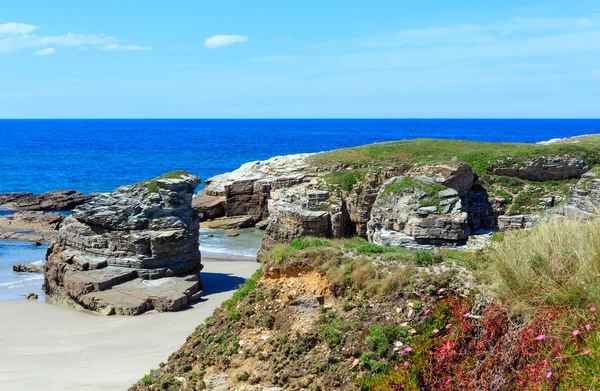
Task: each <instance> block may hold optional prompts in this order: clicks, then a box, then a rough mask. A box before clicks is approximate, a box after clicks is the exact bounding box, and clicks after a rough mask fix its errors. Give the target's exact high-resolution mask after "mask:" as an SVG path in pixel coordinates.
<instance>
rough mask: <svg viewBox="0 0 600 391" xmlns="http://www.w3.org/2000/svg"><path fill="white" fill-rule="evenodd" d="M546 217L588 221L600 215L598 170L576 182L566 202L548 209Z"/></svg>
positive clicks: (599, 174)
mask: <svg viewBox="0 0 600 391" xmlns="http://www.w3.org/2000/svg"><path fill="white" fill-rule="evenodd" d="M546 215H547V216H550V217H553V216H563V217H569V218H581V219H590V218H597V217H598V216H599V215H600V170H599V169H594V170H592V171H589V172H587V173H585V174H584V175H583V176H582V178H581V179H580V180H579V181H578V182H577V184H576V185H575V188H574V189H573V191H571V195H570V197H569V199H568V200H567V202H566V203H565V204H563V205H560V206H558V207H556V208H553V209H550V210H549V211H548V212H547V213H546Z"/></svg>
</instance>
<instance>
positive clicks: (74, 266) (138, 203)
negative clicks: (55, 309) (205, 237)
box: [44, 172, 202, 315]
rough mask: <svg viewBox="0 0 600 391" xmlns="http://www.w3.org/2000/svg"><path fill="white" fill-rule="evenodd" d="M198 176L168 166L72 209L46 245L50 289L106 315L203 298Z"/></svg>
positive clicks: (54, 294)
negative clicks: (167, 169)
mask: <svg viewBox="0 0 600 391" xmlns="http://www.w3.org/2000/svg"><path fill="white" fill-rule="evenodd" d="M199 182H200V180H199V179H198V178H197V177H195V176H193V175H190V174H188V173H186V172H174V173H169V174H166V175H164V176H161V177H158V178H155V179H153V180H150V181H145V182H141V183H138V184H135V185H130V186H124V187H120V188H118V189H117V190H115V191H114V192H112V193H110V194H101V195H99V196H97V197H96V198H94V199H93V200H91V201H90V202H88V203H86V204H83V205H80V206H78V207H77V208H75V209H73V211H72V213H71V216H69V217H67V218H65V220H64V221H63V223H62V224H61V226H60V229H59V231H58V237H57V239H56V240H55V241H54V242H53V243H52V244H51V246H50V247H49V249H48V252H47V263H46V266H45V274H44V289H45V291H46V293H47V294H48V295H49V296H50V297H51V298H52V299H53V300H55V301H59V302H66V303H71V304H77V305H79V306H82V307H84V308H87V309H91V310H95V311H99V312H101V313H105V314H114V313H116V314H131V315H136V314H140V313H143V312H145V311H148V310H151V309H157V310H159V311H176V310H179V309H182V308H184V307H185V306H187V304H188V303H190V302H191V301H192V300H197V299H198V298H199V295H198V293H199V291H200V290H201V289H202V285H201V282H200V279H199V271H200V270H201V268H202V266H201V264H200V252H199V249H198V236H199V217H198V214H197V213H196V212H195V211H194V209H193V208H192V195H193V193H194V189H195V188H196V186H197V185H198V184H199ZM161 279H165V281H164V282H163V283H158V282H157V283H154V282H152V283H150V282H149V281H154V280H161ZM167 279H168V280H167Z"/></svg>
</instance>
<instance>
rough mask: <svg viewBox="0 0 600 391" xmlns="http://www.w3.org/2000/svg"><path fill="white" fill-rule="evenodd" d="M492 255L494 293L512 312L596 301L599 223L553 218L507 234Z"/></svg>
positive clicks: (599, 298)
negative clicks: (527, 228)
mask: <svg viewBox="0 0 600 391" xmlns="http://www.w3.org/2000/svg"><path fill="white" fill-rule="evenodd" d="M490 257H491V259H490V261H491V262H490V263H491V267H490V269H489V271H490V272H491V277H492V279H493V281H494V282H495V286H496V290H497V293H498V295H499V297H500V299H502V300H503V301H504V302H505V303H506V304H508V306H509V307H510V309H511V310H512V311H514V312H516V313H525V312H528V313H531V311H532V310H535V309H537V308H539V307H540V306H547V305H566V306H570V307H575V308H577V307H579V308H583V307H584V306H587V305H590V304H598V303H600V222H597V221H579V220H557V221H551V222H549V223H545V224H539V225H537V226H536V227H534V228H533V229H532V230H530V231H525V232H519V231H515V232H510V233H507V234H506V235H505V238H504V241H502V242H501V243H499V244H498V246H497V247H496V248H495V249H493V250H491V253H490Z"/></svg>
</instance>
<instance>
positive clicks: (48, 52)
mask: <svg viewBox="0 0 600 391" xmlns="http://www.w3.org/2000/svg"><path fill="white" fill-rule="evenodd" d="M54 53H56V49H54V48H46V49H40V50H38V51H36V52H34V53H33V55H34V56H50V55H51V54H54Z"/></svg>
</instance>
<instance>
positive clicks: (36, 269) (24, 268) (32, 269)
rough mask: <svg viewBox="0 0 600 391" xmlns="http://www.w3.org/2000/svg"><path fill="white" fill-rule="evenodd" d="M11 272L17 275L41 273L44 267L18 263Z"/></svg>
mask: <svg viewBox="0 0 600 391" xmlns="http://www.w3.org/2000/svg"><path fill="white" fill-rule="evenodd" d="M13 271H14V272H17V273H43V272H44V265H33V264H31V263H27V264H25V265H21V264H20V263H15V264H14V265H13Z"/></svg>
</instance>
